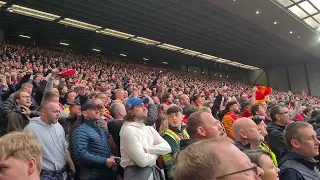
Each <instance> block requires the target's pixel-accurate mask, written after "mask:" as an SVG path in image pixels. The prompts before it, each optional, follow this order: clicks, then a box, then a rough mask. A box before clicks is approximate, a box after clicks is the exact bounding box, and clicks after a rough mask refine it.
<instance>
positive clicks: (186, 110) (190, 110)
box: [182, 104, 199, 124]
mask: <svg viewBox="0 0 320 180" xmlns="http://www.w3.org/2000/svg"><path fill="white" fill-rule="evenodd" d="M198 110H199V109H198V108H196V107H195V106H194V105H191V104H189V105H186V106H185V107H184V108H183V114H184V117H183V120H182V123H184V124H187V123H188V118H189V117H190V116H191V114H192V113H195V112H197V111H198Z"/></svg>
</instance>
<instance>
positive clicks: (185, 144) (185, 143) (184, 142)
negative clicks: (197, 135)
mask: <svg viewBox="0 0 320 180" xmlns="http://www.w3.org/2000/svg"><path fill="white" fill-rule="evenodd" d="M195 142H198V140H193V139H182V140H180V151H182V150H184V149H186V148H187V147H188V146H190V145H191V144H193V143H195Z"/></svg>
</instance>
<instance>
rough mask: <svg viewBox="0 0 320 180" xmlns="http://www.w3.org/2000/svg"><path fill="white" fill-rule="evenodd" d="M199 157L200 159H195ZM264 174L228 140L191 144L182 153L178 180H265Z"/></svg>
mask: <svg viewBox="0 0 320 180" xmlns="http://www.w3.org/2000/svg"><path fill="white" fill-rule="evenodd" d="M195 156H196V157H195ZM263 173H264V172H263V170H262V169H261V168H259V167H257V165H255V164H252V163H251V162H250V159H249V158H248V156H246V155H245V154H244V153H243V152H241V151H240V150H239V149H238V148H237V147H236V146H234V145H233V144H232V140H230V139H229V138H227V137H220V138H211V139H206V140H203V141H199V142H196V143H193V144H191V145H190V146H189V147H187V148H186V149H185V150H183V151H181V152H180V153H179V156H178V158H177V163H176V169H175V171H174V179H175V180H195V179H197V180H208V179H228V180H261V177H262V176H263Z"/></svg>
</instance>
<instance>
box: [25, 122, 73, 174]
mask: <svg viewBox="0 0 320 180" xmlns="http://www.w3.org/2000/svg"><path fill="white" fill-rule="evenodd" d="M25 130H26V131H29V132H32V133H33V134H35V136H36V137H37V139H38V140H39V141H40V143H41V147H42V161H43V164H42V169H44V170H47V171H57V170H61V169H62V168H63V167H64V166H65V165H66V163H67V161H66V156H65V153H66V152H67V151H68V149H67V143H66V139H65V133H64V130H63V127H62V126H61V125H60V123H59V122H58V123H56V124H47V123H46V122H44V121H42V120H41V119H40V117H35V118H32V119H31V120H30V123H29V124H28V125H27V126H26V127H25Z"/></svg>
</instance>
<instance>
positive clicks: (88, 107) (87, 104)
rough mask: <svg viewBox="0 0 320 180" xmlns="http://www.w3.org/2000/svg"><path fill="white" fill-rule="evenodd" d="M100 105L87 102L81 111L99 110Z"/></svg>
mask: <svg viewBox="0 0 320 180" xmlns="http://www.w3.org/2000/svg"><path fill="white" fill-rule="evenodd" d="M97 108H98V105H96V104H94V103H93V102H92V101H87V102H86V103H84V104H83V105H82V107H81V111H86V110H88V109H97Z"/></svg>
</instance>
